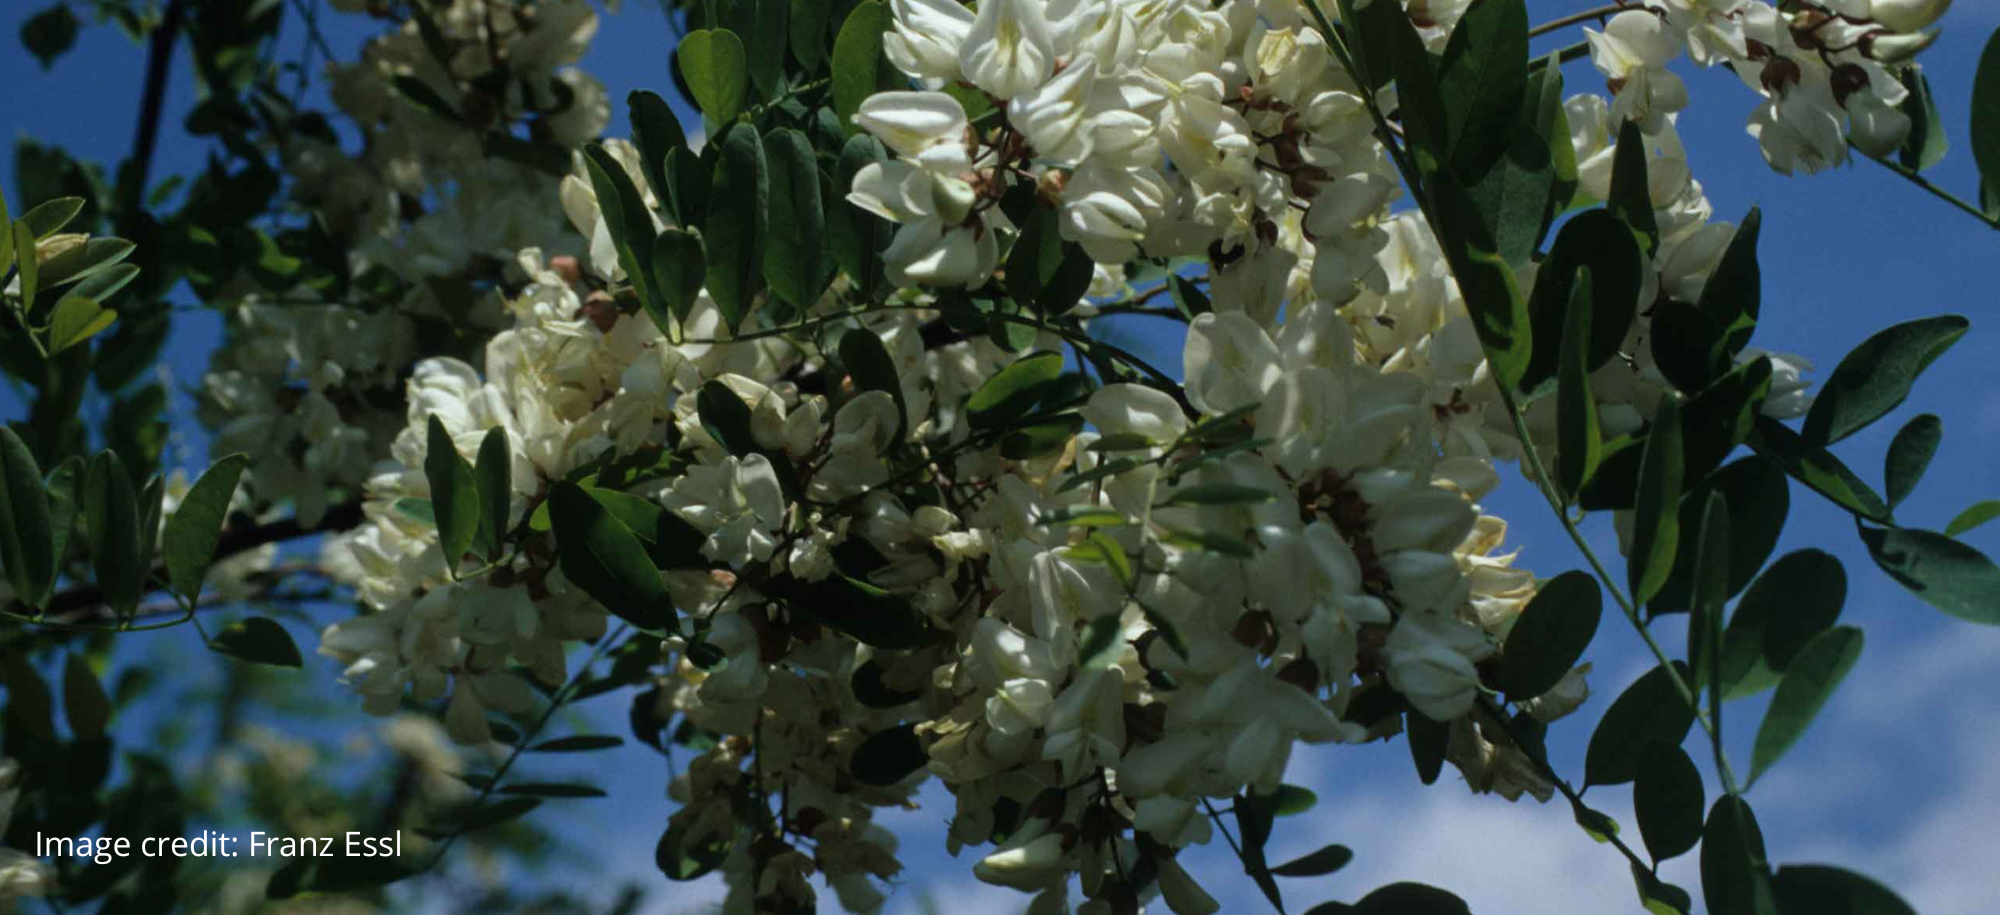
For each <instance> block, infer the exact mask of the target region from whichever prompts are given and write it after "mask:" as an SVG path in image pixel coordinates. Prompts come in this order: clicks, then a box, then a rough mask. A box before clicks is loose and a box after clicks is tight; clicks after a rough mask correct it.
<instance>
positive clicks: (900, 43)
mask: <svg viewBox="0 0 2000 915" xmlns="http://www.w3.org/2000/svg"><path fill="white" fill-rule="evenodd" d="M889 10H890V12H892V13H894V14H895V30H894V31H893V32H891V33H890V34H887V35H883V36H882V53H883V54H885V55H887V56H888V58H889V62H890V63H893V64H895V65H896V67H897V68H898V69H900V70H902V71H903V72H905V73H908V74H910V75H911V76H915V77H918V78H921V79H934V80H940V81H949V80H955V79H957V78H958V75H959V74H958V55H959V48H960V46H961V45H963V44H964V42H965V37H966V35H967V33H969V32H971V31H972V11H971V10H968V9H966V8H965V7H964V5H962V4H960V3H958V2H956V0H890V2H889Z"/></svg>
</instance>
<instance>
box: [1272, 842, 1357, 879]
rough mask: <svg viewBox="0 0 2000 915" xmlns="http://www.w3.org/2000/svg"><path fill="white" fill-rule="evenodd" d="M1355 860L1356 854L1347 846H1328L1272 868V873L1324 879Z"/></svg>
mask: <svg viewBox="0 0 2000 915" xmlns="http://www.w3.org/2000/svg"><path fill="white" fill-rule="evenodd" d="M1352 860H1354V852H1353V850H1352V849H1349V848H1348V847H1347V846H1345V845H1328V846H1326V847H1325V848H1322V849H1320V850H1318V851H1316V852H1313V853H1311V854H1309V855H1304V856H1301V857H1299V858H1295V859H1293V860H1290V861H1287V862H1285V863H1283V864H1280V865H1278V866H1277V867H1274V868H1271V873H1273V874H1275V875H1277V876H1280V877H1324V876H1326V875H1327V874H1331V873H1333V872H1335V871H1337V870H1340V869H1341V868H1343V867H1346V866H1347V862H1349V861H1352Z"/></svg>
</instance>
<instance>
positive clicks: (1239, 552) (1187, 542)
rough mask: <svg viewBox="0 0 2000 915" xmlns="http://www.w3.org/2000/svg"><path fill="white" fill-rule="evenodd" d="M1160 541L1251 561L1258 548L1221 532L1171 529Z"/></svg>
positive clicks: (1239, 538)
mask: <svg viewBox="0 0 2000 915" xmlns="http://www.w3.org/2000/svg"><path fill="white" fill-rule="evenodd" d="M1160 540H1161V541H1162V542H1164V543H1169V544H1172V545H1174V546H1178V547H1184V548H1186V549H1190V550H1202V551H1205V552H1209V553H1215V554H1218V555H1221V556H1230V557H1234V558H1236V559H1249V558H1250V557H1252V556H1255V555H1257V548H1256V547H1254V546H1251V545H1250V542H1249V541H1247V540H1244V539H1243V538H1241V537H1236V536H1232V535H1230V534H1225V533H1222V532H1220V531H1190V530H1180V529H1169V530H1168V531H1167V533H1166V535H1165V536H1163V537H1161V538H1160Z"/></svg>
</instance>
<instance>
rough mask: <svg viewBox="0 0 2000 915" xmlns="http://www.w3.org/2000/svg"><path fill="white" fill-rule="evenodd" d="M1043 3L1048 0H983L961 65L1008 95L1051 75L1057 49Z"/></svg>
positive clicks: (983, 84)
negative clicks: (1052, 40)
mask: <svg viewBox="0 0 2000 915" xmlns="http://www.w3.org/2000/svg"><path fill="white" fill-rule="evenodd" d="M1043 6H1044V4H1043V0H981V2H980V4H979V15H978V17H977V18H975V19H974V20H973V22H972V28H971V30H970V31H968V32H967V33H966V36H965V39H964V41H963V42H962V43H961V45H960V51H959V56H958V66H959V69H960V70H961V71H962V72H963V73H964V74H965V78H966V79H967V80H970V81H971V82H972V84H973V85H975V86H978V87H979V88H981V89H984V90H986V91H987V92H990V93H992V94H993V95H995V96H998V97H1000V98H1003V99H1011V98H1013V97H1015V96H1017V95H1025V94H1027V93H1028V92H1031V91H1033V90H1034V89H1035V88H1036V87H1038V86H1040V85H1041V84H1042V83H1043V82H1045V81H1046V80H1048V78H1049V74H1050V73H1051V72H1053V71H1054V69H1055V62H1056V52H1055V45H1054V44H1053V42H1051V40H1050V37H1049V21H1048V18H1047V15H1046V14H1045V12H1044V10H1043Z"/></svg>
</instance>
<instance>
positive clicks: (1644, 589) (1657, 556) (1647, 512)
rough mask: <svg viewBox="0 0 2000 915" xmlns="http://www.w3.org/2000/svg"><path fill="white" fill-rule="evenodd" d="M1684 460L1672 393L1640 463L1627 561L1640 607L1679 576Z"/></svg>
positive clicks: (1664, 400)
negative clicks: (1675, 572) (1672, 576)
mask: <svg viewBox="0 0 2000 915" xmlns="http://www.w3.org/2000/svg"><path fill="white" fill-rule="evenodd" d="M1682 460H1683V455H1682V451H1681V418H1680V407H1679V405H1678V403H1677V402H1676V401H1675V399H1674V395H1673V394H1671V393H1669V394H1666V395H1663V396H1662V397H1661V398H1660V406H1659V409H1658V410H1657V412H1655V413H1654V414H1653V424H1652V430H1651V431H1650V432H1648V433H1647V434H1646V444H1645V451H1644V452H1643V457H1641V459H1640V462H1639V496H1638V501H1637V503H1636V504H1635V511H1634V514H1633V519H1632V548H1631V551H1630V552H1629V553H1628V554H1627V555H1628V558H1627V560H1626V568H1627V572H1628V579H1629V585H1630V587H1631V593H1632V603H1633V604H1635V605H1640V604H1644V603H1646V602H1647V601H1649V600H1651V599H1652V597H1653V595H1654V594H1657V593H1659V590H1660V588H1661V586H1663V585H1665V584H1666V583H1667V576H1668V575H1669V574H1671V573H1672V571H1673V567H1674V554H1675V553H1676V552H1677V551H1678V550H1679V548H1680V498H1681V472H1682V467H1681V461H1682Z"/></svg>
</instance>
